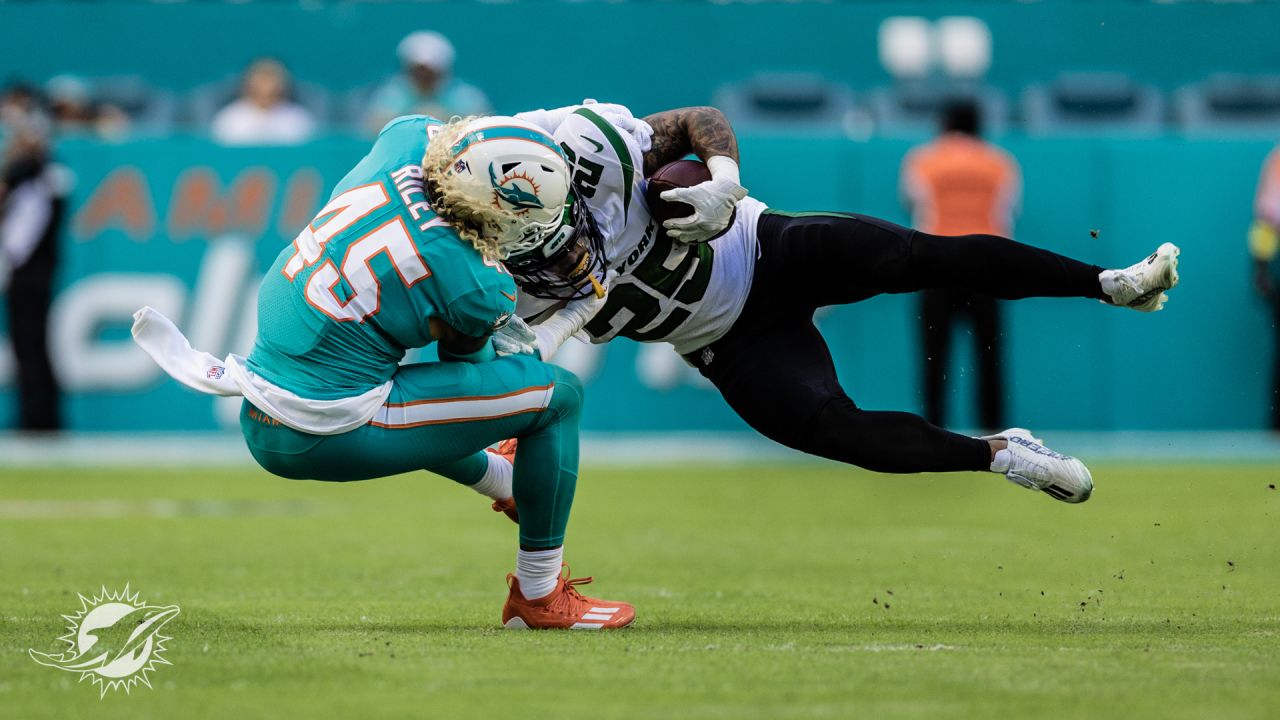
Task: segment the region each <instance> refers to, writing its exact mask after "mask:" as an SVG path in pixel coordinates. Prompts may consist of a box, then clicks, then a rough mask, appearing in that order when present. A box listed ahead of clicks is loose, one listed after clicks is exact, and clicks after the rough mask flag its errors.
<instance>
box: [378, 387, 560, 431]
mask: <svg viewBox="0 0 1280 720" xmlns="http://www.w3.org/2000/svg"><path fill="white" fill-rule="evenodd" d="M554 388H555V386H554V385H547V386H545V387H531V388H525V389H523V390H518V391H516V392H513V393H508V394H506V395H500V396H497V397H475V398H457V399H452V400H450V399H443V400H422V401H419V402H412V403H387V404H385V405H383V406H382V407H380V408H378V413H377V414H376V415H374V417H373V420H371V421H370V423H371V424H373V425H378V426H380V427H389V428H409V427H417V426H420V425H435V424H439V423H447V422H466V421H468V420H489V419H492V418H500V417H507V416H508V415H516V414H519V413H524V412H533V411H538V410H543V409H545V408H546V407H547V405H548V404H550V403H551V393H552V391H553V389H554Z"/></svg>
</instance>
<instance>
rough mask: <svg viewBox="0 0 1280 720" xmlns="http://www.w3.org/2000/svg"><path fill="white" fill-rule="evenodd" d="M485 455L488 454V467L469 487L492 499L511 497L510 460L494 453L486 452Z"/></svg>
mask: <svg viewBox="0 0 1280 720" xmlns="http://www.w3.org/2000/svg"><path fill="white" fill-rule="evenodd" d="M485 455H487V456H488V459H489V467H488V468H487V469H486V470H485V471H484V475H483V476H482V477H481V478H480V481H479V482H477V483H476V484H475V485H472V486H471V489H472V490H475V491H476V492H478V493H480V494H481V495H484V496H486V497H491V498H493V499H494V500H506V499H507V498H509V497H511V471H512V467H511V461H510V460H508V459H506V458H504V457H502V456H501V455H498V454H496V453H491V452H487V453H485Z"/></svg>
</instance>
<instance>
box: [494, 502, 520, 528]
mask: <svg viewBox="0 0 1280 720" xmlns="http://www.w3.org/2000/svg"><path fill="white" fill-rule="evenodd" d="M490 507H492V508H493V511H494V512H500V513H506V514H507V517H509V518H511V522H513V523H515V524H517V525H519V524H520V513H518V512H516V499H515V498H502V499H501V500H494V501H493V505H491V506H490Z"/></svg>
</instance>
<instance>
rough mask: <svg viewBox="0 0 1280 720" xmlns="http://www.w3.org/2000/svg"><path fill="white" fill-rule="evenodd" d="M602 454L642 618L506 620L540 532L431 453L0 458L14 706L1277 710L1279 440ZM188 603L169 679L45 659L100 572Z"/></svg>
mask: <svg viewBox="0 0 1280 720" xmlns="http://www.w3.org/2000/svg"><path fill="white" fill-rule="evenodd" d="M1095 478H1096V479H1097V481H1098V491H1097V492H1096V493H1095V494H1094V497H1093V500H1092V501H1090V502H1089V503H1088V504H1086V505H1083V506H1078V507H1077V506H1067V505H1063V504H1060V503H1057V502H1054V501H1052V500H1049V499H1048V498H1046V497H1043V496H1039V495H1035V494H1032V493H1030V492H1027V491H1024V490H1021V489H1019V488H1016V487H1014V486H1012V485H1009V484H1008V483H1006V482H1005V481H1004V480H1003V479H1000V478H998V477H995V476H987V475H982V476H979V475H965V476H950V477H941V476H931V477H929V476H926V477H889V476H877V475H873V474H870V473H863V472H856V471H851V470H847V469H844V468H840V467H834V466H828V465H793V466H785V465H782V466H768V467H752V468H733V467H727V466H726V467H706V468H687V469H681V470H673V469H670V468H655V469H633V470H612V469H611V470H603V469H599V470H592V469H588V470H587V471H586V472H585V473H584V476H583V480H582V482H581V483H580V484H579V493H578V503H577V505H576V507H575V510H574V519H573V522H572V524H571V526H570V535H569V544H568V554H567V557H568V559H569V560H570V562H571V563H572V565H573V569H574V571H575V574H578V575H586V574H590V575H595V576H596V578H597V580H596V583H595V584H594V585H591V586H589V587H588V588H587V589H588V591H589V592H594V593H598V594H599V595H601V596H604V597H610V598H618V599H625V600H629V601H631V602H633V603H635V605H636V606H637V612H638V620H637V622H636V624H635V626H633V627H632V628H630V629H628V630H624V631H621V632H616V633H611V634H610V633H603V634H594V633H574V634H565V633H560V634H556V633H533V632H523V633H521V632H510V631H504V630H501V629H500V628H499V626H498V613H499V610H500V607H501V603H502V600H503V597H504V593H505V585H504V580H503V578H504V575H505V573H506V572H507V570H508V568H509V567H510V565H511V564H512V562H513V555H514V546H513V542H514V527H513V526H511V525H509V524H508V523H507V521H506V520H505V518H502V517H500V516H497V515H495V514H493V513H490V512H489V511H488V509H487V507H486V505H485V504H484V502H483V501H482V500H481V499H480V498H479V497H477V496H475V495H474V494H472V493H470V492H468V491H465V490H463V489H461V488H458V487H456V486H453V485H451V484H450V483H448V482H447V481H444V480H440V479H438V478H434V477H430V476H426V475H419V476H405V477H399V478H392V479H387V480H380V481H371V482H366V483H356V484H349V485H325V484H320V483H307V482H297V481H288V480H280V479H276V478H272V477H270V476H268V475H266V474H264V473H261V472H257V471H252V470H248V469H244V470H146V469H138V470H130V471H124V470H110V471H107V470H103V471H87V470H56V471H55V470H48V471H41V472H36V471H27V470H23V471H18V470H8V471H2V472H0V580H2V581H3V582H2V586H0V615H2V617H0V717H3V718H38V717H58V718H73V717H86V718H90V717H91V718H110V717H131V718H137V717H156V718H179V719H181V720H191V719H193V718H202V717H214V718H227V717H235V718H249V717H337V716H342V717H409V716H414V717H424V716H425V717H441V718H449V717H463V718H472V717H475V718H498V717H505V716H507V715H508V714H511V713H515V716H516V717H521V718H544V717H557V718H577V717H604V718H609V717H643V718H655V717H676V718H686V717H688V718H694V717H698V718H701V717H713V718H747V717H761V718H787V717H867V718H900V717H903V718H931V719H934V718H951V717H974V718H1022V717H1032V716H1035V717H1070V718H1112V717H1114V718H1147V717H1160V718H1208V717H1214V718H1228V717H1241V718H1243V717H1254V718H1274V717H1276V716H1277V715H1278V714H1280V533H1278V532H1277V528H1278V527H1280V526H1278V521H1280V490H1274V489H1270V488H1268V485H1269V484H1271V483H1277V482H1280V467H1277V466H1274V465H1272V466H1263V465H1253V466H1248V465H1241V466H1179V467H1171V466H1166V467H1161V466H1154V465H1132V466H1126V465H1112V466H1099V467H1096V468H1095ZM125 582H129V583H131V586H132V588H133V589H135V590H138V591H140V592H141V593H142V598H143V599H144V600H148V601H150V602H152V603H156V604H169V603H176V604H178V605H180V606H181V608H182V612H181V615H180V616H178V617H177V618H176V619H175V620H174V621H173V622H171V623H170V624H169V625H168V626H167V627H166V633H165V634H168V635H171V636H172V637H173V640H172V641H170V643H169V652H168V658H169V659H170V660H171V661H172V662H173V666H172V667H161V668H159V670H158V671H157V672H156V673H154V674H152V676H151V679H152V683H153V685H154V689H150V690H148V689H146V688H138V689H135V690H134V691H133V692H132V694H131V695H125V694H123V693H118V694H108V695H107V696H106V698H105V699H102V700H99V697H98V692H97V690H96V689H95V688H93V687H90V686H89V684H88V683H84V684H79V685H77V684H76V682H75V679H76V676H74V675H72V674H71V673H68V672H63V671H60V670H56V669H53V668H48V667H42V666H39V665H37V664H36V663H35V662H34V661H33V660H32V659H31V658H30V657H29V656H28V655H27V649H28V648H35V649H37V650H42V651H54V650H60V649H61V647H60V645H59V643H58V642H57V641H56V638H57V637H58V636H59V635H61V634H62V633H63V632H64V629H63V628H64V625H65V623H64V622H63V620H62V619H61V618H60V615H61V614H63V613H72V612H73V611H75V610H77V609H78V608H79V601H78V599H77V597H76V594H77V593H86V594H92V593H93V592H96V591H97V590H98V589H99V588H100V587H101V586H102V585H104V584H105V585H106V586H107V587H108V589H113V590H114V589H120V587H121V586H123V585H124V583H125Z"/></svg>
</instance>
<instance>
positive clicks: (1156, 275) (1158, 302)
mask: <svg viewBox="0 0 1280 720" xmlns="http://www.w3.org/2000/svg"><path fill="white" fill-rule="evenodd" d="M1180 252H1181V250H1179V249H1178V246H1177V245H1174V244H1173V243H1165V244H1163V245H1161V246H1160V247H1158V248H1156V251H1155V252H1153V253H1151V255H1150V256H1148V257H1147V259H1146V260H1143V261H1142V262H1140V263H1138V264H1136V265H1130V266H1129V267H1127V268H1125V269H1123V270H1103V271H1102V274H1101V275H1099V276H1098V280H1099V281H1101V283H1102V291H1103V292H1104V293H1106V294H1107V296H1108V297H1109V298H1110V301H1109V302H1110V304H1111V305H1117V306H1123V307H1127V308H1133V309H1134V310H1137V311H1139V312H1155V311H1157V310H1160V309H1161V308H1163V307H1164V304H1165V302H1167V301H1168V300H1169V296H1168V295H1166V294H1165V291H1166V290H1172V289H1173V288H1175V287H1177V286H1178V253H1180ZM1103 302H1108V301H1105V300H1104V301H1103Z"/></svg>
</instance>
